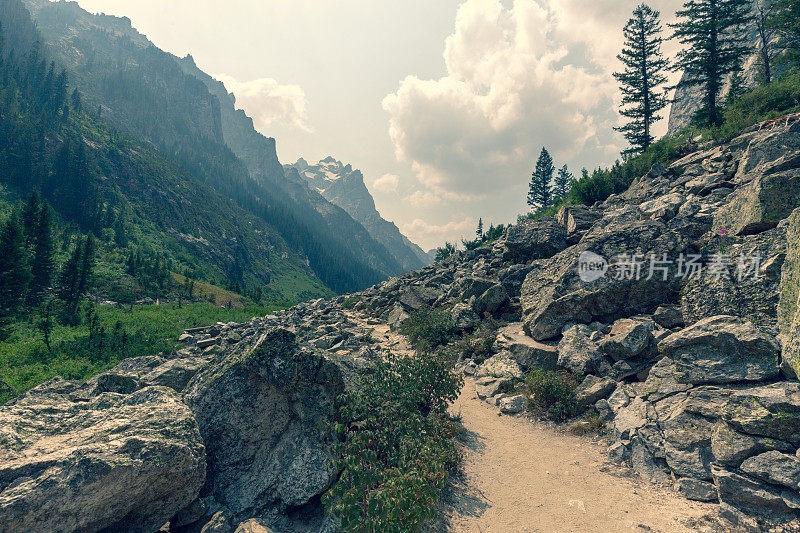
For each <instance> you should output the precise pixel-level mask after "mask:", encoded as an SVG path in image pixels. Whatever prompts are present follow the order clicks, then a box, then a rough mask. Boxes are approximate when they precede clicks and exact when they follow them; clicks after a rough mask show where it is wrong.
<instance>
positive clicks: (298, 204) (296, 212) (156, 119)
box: [25, 0, 402, 292]
mask: <svg viewBox="0 0 800 533" xmlns="http://www.w3.org/2000/svg"><path fill="white" fill-rule="evenodd" d="M25 5H26V6H27V7H28V8H29V9H30V11H31V13H32V14H33V16H34V18H35V19H36V22H37V25H38V26H39V29H40V31H41V32H42V34H43V36H44V40H45V41H46V43H47V44H48V45H49V47H50V48H51V49H52V50H53V52H54V54H55V56H56V57H57V58H58V59H59V61H60V62H61V63H63V64H64V65H65V66H66V67H67V68H68V69H69V71H70V77H71V78H74V81H75V85H77V87H78V88H79V90H80V92H81V94H82V95H84V97H85V100H86V102H87V103H88V104H89V105H91V106H96V107H97V108H98V109H99V111H100V112H101V113H102V114H103V116H104V117H105V118H106V119H109V120H111V121H112V122H113V123H114V124H115V125H119V127H121V128H122V130H123V131H125V132H127V133H129V134H130V135H133V136H138V137H141V138H143V139H144V140H145V141H147V142H149V143H151V144H152V145H153V146H154V147H155V148H157V149H158V150H159V151H161V152H162V153H164V154H165V155H166V156H168V157H169V158H171V159H172V160H174V161H175V162H176V163H178V164H179V165H181V166H183V167H184V168H185V169H186V170H187V171H188V172H189V173H191V174H192V175H194V176H195V177H196V178H198V179H199V180H200V181H201V182H205V183H207V184H209V185H210V186H212V187H213V188H214V189H215V190H216V191H217V192H218V193H220V194H222V195H223V196H225V197H228V198H230V199H231V200H232V201H234V202H236V203H237V204H239V205H240V206H241V207H242V208H243V209H245V210H246V211H248V212H250V213H251V214H253V215H255V216H258V217H260V218H263V219H264V220H265V221H267V222H268V223H269V224H271V225H272V226H274V227H275V228H276V230H277V231H278V232H279V233H280V234H281V235H282V236H283V238H284V239H286V241H287V242H288V243H289V244H290V246H292V247H293V248H294V249H295V250H296V251H298V252H300V253H301V254H303V255H305V256H306V258H307V260H308V264H309V265H310V266H311V268H312V269H313V270H314V272H315V273H316V274H317V276H318V277H320V279H322V280H323V282H325V283H326V285H328V286H329V287H331V288H333V289H334V290H337V291H339V292H347V291H352V290H356V289H358V288H363V287H365V286H367V285H369V284H371V283H376V282H378V281H380V280H381V279H385V278H386V277H388V276H390V275H394V274H397V273H399V272H400V271H402V267H401V266H400V265H399V264H398V263H397V261H396V260H395V259H394V257H393V256H392V255H391V254H390V253H389V252H388V250H386V249H385V247H384V246H383V245H382V244H380V243H379V242H377V241H376V240H375V239H373V238H372V237H371V236H370V235H369V233H368V232H367V231H366V229H364V228H363V226H362V225H361V224H359V223H358V222H356V221H355V220H353V219H352V217H350V216H349V215H348V214H347V213H346V212H345V211H344V210H342V209H341V208H339V207H338V206H335V205H333V204H331V203H330V202H328V201H327V200H326V199H325V198H323V197H322V196H321V195H319V194H318V193H316V191H312V190H309V189H308V188H307V187H305V186H304V185H303V182H302V181H301V180H299V179H297V177H296V176H291V175H290V176H286V174H285V173H284V172H283V169H282V167H281V165H280V163H279V162H278V160H277V154H276V151H275V141H274V139H268V138H266V137H264V136H262V135H260V134H259V133H257V132H256V131H255V130H254V129H253V124H252V120H251V119H250V118H249V117H247V116H246V115H245V114H244V113H243V112H241V111H237V110H236V109H235V106H234V103H235V101H234V100H233V98H232V97H231V96H230V95H229V93H228V92H227V91H226V90H225V89H224V86H223V85H222V84H220V83H219V82H216V81H215V80H213V79H212V78H211V77H210V76H208V75H207V74H205V73H203V72H202V71H200V70H199V69H197V67H196V65H194V61H193V60H191V59H190V58H189V59H188V60H181V59H180V58H177V57H175V56H173V55H171V54H168V53H166V52H164V51H162V50H160V49H158V48H157V47H155V46H154V45H152V43H150V41H148V40H147V38H146V37H145V36H144V35H142V34H140V33H139V32H138V31H136V30H135V29H134V28H133V27H132V26H131V24H130V21H129V20H128V19H125V18H122V19H120V18H117V17H112V16H108V15H92V14H90V13H88V12H86V11H85V10H83V9H82V8H81V7H80V6H79V5H78V4H76V3H74V2H58V3H49V2H46V1H41V0H29V1H27V2H26V4H25ZM184 59H186V58H184Z"/></svg>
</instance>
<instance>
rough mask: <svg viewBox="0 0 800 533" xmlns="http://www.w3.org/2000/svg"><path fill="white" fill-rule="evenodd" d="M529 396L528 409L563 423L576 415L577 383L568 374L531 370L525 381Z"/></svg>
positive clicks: (537, 369)
mask: <svg viewBox="0 0 800 533" xmlns="http://www.w3.org/2000/svg"><path fill="white" fill-rule="evenodd" d="M525 384H526V386H527V388H528V392H529V394H530V405H529V407H530V409H531V410H532V411H538V412H541V413H544V414H545V415H546V416H547V417H548V418H550V419H552V420H555V421H557V422H563V421H564V420H568V419H570V418H572V417H573V416H575V415H576V414H577V413H578V408H577V402H576V400H575V389H576V388H577V387H578V382H577V381H576V380H575V377H574V376H573V375H572V374H569V373H568V372H554V371H550V370H542V369H539V368H535V369H533V370H532V371H531V372H530V374H528V377H527V379H526V381H525Z"/></svg>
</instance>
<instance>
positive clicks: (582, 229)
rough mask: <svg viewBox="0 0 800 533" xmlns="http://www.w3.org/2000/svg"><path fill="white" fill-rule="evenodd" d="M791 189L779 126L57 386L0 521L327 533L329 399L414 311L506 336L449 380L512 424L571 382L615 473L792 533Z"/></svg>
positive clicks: (25, 426)
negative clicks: (466, 382)
mask: <svg viewBox="0 0 800 533" xmlns="http://www.w3.org/2000/svg"><path fill="white" fill-rule="evenodd" d="M798 184H800V116H795V117H784V118H783V119H782V120H779V121H773V122H770V123H767V124H762V125H760V126H758V127H755V128H752V129H751V131H749V132H746V133H744V134H743V135H742V136H740V137H738V138H736V139H734V140H733V141H732V142H731V143H729V144H725V145H722V146H712V145H704V146H699V147H695V148H694V151H693V152H692V153H690V154H688V155H687V156H686V157H684V158H683V159H681V160H679V161H676V162H674V163H672V164H671V165H670V166H669V167H666V168H664V167H662V166H660V165H657V166H656V167H654V168H653V169H652V170H651V171H650V172H649V173H648V174H647V175H645V176H642V177H641V178H640V179H638V180H636V182H634V183H633V185H632V186H631V187H630V189H629V190H628V191H626V192H625V193H623V194H620V195H617V196H614V197H611V198H609V199H608V200H607V201H606V202H604V203H602V204H598V205H595V206H572V207H567V208H564V209H563V210H562V211H561V212H560V213H559V214H558V216H557V217H556V218H551V219H542V220H537V221H534V220H527V221H523V222H521V223H520V224H518V225H516V226H514V227H512V228H510V229H509V230H508V233H507V235H506V236H505V237H504V238H503V239H502V240H500V241H498V242H496V243H493V244H491V245H488V246H485V247H483V248H479V249H477V250H474V251H470V252H459V253H457V254H455V255H454V256H452V257H450V258H449V259H447V260H445V261H442V262H439V263H436V264H434V265H431V266H428V267H425V268H423V269H421V270H419V271H417V272H413V273H410V274H406V275H403V276H401V277H397V278H393V279H390V280H388V281H386V282H384V283H382V284H380V285H376V286H374V287H372V288H370V289H367V290H365V291H363V292H361V293H358V294H356V295H349V296H347V297H345V296H342V297H339V298H336V299H334V300H327V301H326V300H318V301H314V302H309V303H306V304H302V305H299V306H297V307H294V308H292V309H289V310H286V311H282V312H280V313H276V314H274V315H270V316H267V317H263V318H255V319H253V320H252V321H250V322H248V323H245V324H217V325H214V326H211V327H208V328H200V329H196V330H192V331H188V332H186V334H184V335H183V336H182V337H181V339H180V340H181V342H182V343H183V344H184V346H183V347H182V348H181V349H180V350H178V351H177V352H176V353H173V354H160V355H159V356H153V357H145V358H138V359H134V360H128V361H124V362H123V363H122V364H120V365H119V366H118V367H117V368H115V369H113V370H111V371H109V372H107V373H105V374H102V375H100V376H98V377H96V378H94V379H92V380H90V381H89V382H87V383H74V382H67V381H63V380H60V379H56V380H53V381H51V382H49V383H46V384H44V385H42V386H40V387H38V388H37V389H34V390H32V391H30V392H29V393H28V394H26V395H25V396H23V397H22V398H19V399H17V400H16V401H14V402H12V403H11V404H9V405H6V406H4V407H2V408H0V421H1V422H2V423H0V442H2V443H3V448H2V451H1V452H0V453H1V454H2V455H0V522H2V523H3V524H4V530H8V531H68V530H72V529H77V528H83V529H85V530H100V529H101V528H103V527H110V528H112V529H114V530H117V531H150V530H152V529H153V527H156V524H158V525H160V524H164V523H166V522H169V524H170V525H169V531H172V532H174V531H200V530H201V529H202V530H203V531H233V530H234V529H236V528H237V527H238V529H236V530H237V531H240V532H243V531H250V530H255V529H252V528H256V527H271V528H273V530H275V531H333V530H335V529H336V525H335V523H334V522H333V521H332V520H331V519H330V518H325V517H324V516H323V515H322V513H321V508H320V498H319V497H320V495H321V494H322V493H323V492H324V491H325V490H326V489H327V488H328V487H329V486H330V483H331V482H332V480H333V479H334V476H335V475H336V472H335V471H333V470H332V469H331V466H330V462H329V459H330V455H329V454H330V452H329V451H328V450H329V449H330V448H329V444H330V443H331V442H332V435H331V433H330V429H329V424H328V422H329V421H330V418H331V417H332V414H333V409H332V407H333V398H334V397H335V396H336V395H337V394H339V393H340V392H341V391H342V390H344V389H345V388H346V387H354V386H358V376H359V375H360V374H361V373H362V372H364V371H367V370H368V369H369V367H370V365H371V362H372V361H373V360H374V358H376V357H383V356H385V355H386V353H387V352H397V353H410V351H409V347H408V345H407V344H406V343H405V342H404V340H403V339H402V338H401V337H399V336H398V335H397V334H396V333H394V332H393V331H392V330H391V329H390V327H391V326H397V325H399V324H400V323H401V322H402V321H404V320H405V319H407V318H408V317H409V313H411V312H413V311H414V310H417V309H420V308H422V307H425V306H430V307H433V308H436V309H440V310H443V311H446V312H447V313H449V314H450V315H451V316H452V318H453V321H454V323H455V324H456V327H457V329H458V330H460V331H462V332H470V331H472V330H473V329H475V328H476V327H478V326H479V325H480V324H481V322H484V321H488V320H489V319H492V320H493V321H497V322H499V323H500V325H501V327H500V329H499V331H498V332H497V337H496V342H495V343H494V346H493V348H492V350H491V353H489V354H482V357H481V359H480V360H464V361H460V362H459V363H458V366H457V369H458V370H459V371H463V372H465V373H466V374H469V375H473V376H475V379H476V381H475V387H476V392H477V394H478V396H479V397H480V398H483V399H485V400H486V401H488V402H489V403H491V404H492V405H496V406H498V407H499V409H500V410H501V411H502V412H504V413H508V414H514V413H518V412H520V411H522V410H523V409H524V407H525V403H526V402H525V397H524V395H522V394H519V393H517V394H513V395H509V394H507V393H506V392H504V391H508V390H512V389H513V385H514V384H515V383H518V382H520V381H521V380H522V379H523V377H524V376H525V374H526V372H528V371H529V370H530V369H532V368H543V369H550V370H555V369H562V370H568V371H570V372H572V373H574V374H575V375H577V376H578V377H579V378H580V380H581V385H580V387H579V388H578V391H577V401H578V404H579V405H580V406H581V407H582V408H584V409H590V408H593V409H595V410H596V411H597V413H599V415H600V416H601V417H602V418H603V419H605V420H606V422H607V424H608V427H609V428H610V432H611V436H612V438H613V444H612V445H611V446H610V448H609V456H610V458H611V459H612V460H614V461H617V462H620V463H627V464H629V465H630V466H631V467H632V468H633V469H634V470H636V471H637V472H638V473H639V474H640V475H641V476H643V477H644V478H645V479H646V480H648V481H653V482H656V483H666V484H668V485H670V486H673V487H674V488H675V490H676V491H678V492H679V493H680V494H682V495H683V496H684V497H686V498H689V499H692V500H700V501H708V502H717V503H718V504H719V505H718V509H719V520H720V522H721V523H722V524H723V525H724V526H725V527H729V528H732V529H733V530H741V531H761V530H767V529H768V527H770V526H769V524H772V523H782V524H783V526H781V527H783V528H784V529H783V531H794V530H798V528H800V522H798V519H800V514H799V513H800V451H799V450H800V383H798V381H797V374H798V372H800V362H799V361H800V313H798V305H797V303H798V294H800V285H798V280H799V279H800V239H798V235H800V209H798V207H800V195H798V194H797V187H798ZM697 265H700V266H701V267H702V269H701V270H700V271H699V274H698V270H697V269H696V268H697ZM687 274H688V275H687ZM54 420H56V422H54ZM159 472H160V473H161V474H160V475H159ZM54 486H63V487H68V489H67V490H62V491H61V492H57V491H54V489H53V487H54ZM170 486H172V487H173V488H174V487H179V489H180V490H173V491H171V492H169V497H167V496H166V495H165V494H166V492H164V491H165V490H166V489H165V488H166V487H170ZM100 487H103V488H106V489H108V488H110V489H113V490H106V491H98V489H99V488H100ZM46 502H51V503H50V504H48V503H46ZM75 509H82V511H81V512H80V513H77V514H76V512H75ZM248 528H251V529H248Z"/></svg>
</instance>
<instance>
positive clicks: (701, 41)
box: [670, 0, 752, 126]
mask: <svg viewBox="0 0 800 533" xmlns="http://www.w3.org/2000/svg"><path fill="white" fill-rule="evenodd" d="M751 1H752V0H688V1H687V2H686V3H685V4H684V9H681V10H679V11H678V12H677V16H678V19H679V21H678V22H677V23H676V24H670V27H672V28H673V29H674V31H675V33H674V34H673V38H677V39H678V40H679V41H680V42H681V43H682V44H683V45H685V46H686V48H685V49H683V50H681V51H680V52H678V61H677V62H676V63H675V65H673V69H674V70H676V71H681V70H682V71H683V73H684V77H683V79H682V80H681V82H680V84H679V86H699V87H702V90H703V102H704V103H703V107H702V109H701V111H700V112H699V113H698V116H697V117H696V118H697V119H699V121H700V122H702V123H704V124H706V125H709V126H718V125H719V124H721V122H722V114H721V113H720V108H719V104H718V100H719V97H720V92H721V91H722V85H723V80H724V79H725V77H726V76H728V75H729V74H733V73H734V72H736V71H738V70H741V66H742V60H743V59H744V57H745V56H746V55H747V54H748V53H749V52H750V47H749V46H748V43H747V38H746V35H745V33H744V31H743V30H744V27H745V26H746V25H747V23H748V22H749V21H750V20H751V16H750V12H751V9H752V4H751Z"/></svg>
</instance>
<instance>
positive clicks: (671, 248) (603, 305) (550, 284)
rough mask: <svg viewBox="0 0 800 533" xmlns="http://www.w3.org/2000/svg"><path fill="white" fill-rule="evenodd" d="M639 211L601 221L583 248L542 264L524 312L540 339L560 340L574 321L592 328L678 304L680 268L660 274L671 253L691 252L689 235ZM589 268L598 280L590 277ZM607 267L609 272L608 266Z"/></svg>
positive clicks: (530, 283) (527, 289)
mask: <svg viewBox="0 0 800 533" xmlns="http://www.w3.org/2000/svg"><path fill="white" fill-rule="evenodd" d="M640 216H641V215H640V214H639V212H638V210H636V209H635V208H633V211H630V210H625V209H623V210H621V211H620V212H618V213H611V214H609V215H608V216H607V217H606V218H605V219H604V220H602V221H600V222H598V223H597V224H595V226H594V227H593V229H592V231H591V232H590V233H588V234H587V235H586V236H585V237H584V238H583V240H582V241H581V242H580V244H578V245H577V246H573V247H572V248H569V249H568V250H565V251H564V252H562V253H560V254H558V255H556V256H555V257H553V258H552V259H549V260H545V261H542V262H541V263H542V264H541V265H539V267H538V268H537V269H535V270H533V271H532V272H531V273H530V274H529V275H528V277H527V279H526V280H525V283H524V284H523V287H522V298H521V303H522V311H523V320H524V324H525V330H526V332H527V333H528V334H529V335H530V336H531V337H533V338H534V339H536V340H547V339H551V338H555V337H557V336H558V335H559V334H560V333H561V330H562V328H563V327H564V326H565V325H567V324H568V323H570V322H572V323H583V324H588V323H590V322H592V320H600V321H607V320H608V319H615V318H619V317H620V316H633V315H637V314H639V313H644V312H648V311H649V312H652V311H654V310H655V309H656V308H657V307H659V306H660V305H663V304H669V303H674V302H675V301H677V296H678V291H679V280H678V278H677V276H676V275H675V266H674V264H671V265H663V266H664V267H665V268H666V269H667V270H666V271H659V270H654V275H653V276H650V275H649V274H650V272H649V266H650V262H649V258H655V259H656V266H658V264H657V261H658V260H660V259H661V258H663V255H664V254H668V258H669V257H672V259H673V260H674V259H675V257H677V255H678V254H679V253H681V252H684V251H685V250H686V248H687V245H688V241H687V239H686V237H685V236H682V235H681V234H679V233H677V232H674V231H669V230H668V229H667V228H666V226H665V225H664V224H663V223H662V222H660V221H656V220H646V221H643V220H639V218H640ZM587 265H589V266H592V267H593V268H596V270H594V271H593V272H588V274H594V273H596V274H597V276H589V277H587V276H586V275H585V274H587V272H586V271H585V270H581V269H583V268H585V267H586V266H587ZM604 265H605V266H607V267H608V268H607V270H605V269H604V268H603V266H604Z"/></svg>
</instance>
